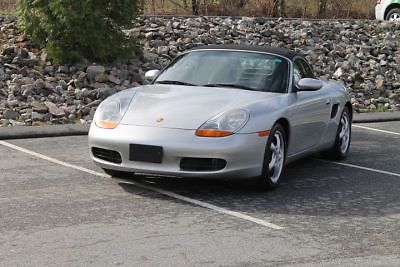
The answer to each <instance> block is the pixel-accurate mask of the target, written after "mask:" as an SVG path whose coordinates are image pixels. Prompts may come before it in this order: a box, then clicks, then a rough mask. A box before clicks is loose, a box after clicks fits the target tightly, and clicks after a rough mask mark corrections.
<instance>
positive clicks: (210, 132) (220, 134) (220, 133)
mask: <svg viewBox="0 0 400 267" xmlns="http://www.w3.org/2000/svg"><path fill="white" fill-rule="evenodd" d="M232 134H233V133H232V132H227V131H220V130H197V131H196V135H197V136H201V137H225V136H230V135H232Z"/></svg>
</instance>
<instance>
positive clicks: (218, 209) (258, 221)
mask: <svg viewBox="0 0 400 267" xmlns="http://www.w3.org/2000/svg"><path fill="white" fill-rule="evenodd" d="M0 145H3V146H5V147H8V148H11V149H15V150H17V151H20V152H23V153H26V154H28V155H31V156H34V157H37V158H40V159H43V160H47V161H49V162H52V163H55V164H58V165H61V166H64V167H68V168H71V169H74V170H78V171H81V172H85V173H89V174H92V175H95V176H99V177H103V178H111V177H110V176H109V175H107V174H105V173H100V172H96V171H93V170H90V169H87V168H84V167H81V166H78V165H74V164H70V163H68V162H64V161H61V160H58V159H55V158H51V157H48V156H46V155H43V154H40V153H37V152H34V151H32V150H28V149H25V148H23V147H20V146H16V145H14V144H11V143H8V142H5V141H0ZM120 181H121V183H125V184H131V185H135V186H137V187H140V188H143V189H146V190H150V191H153V192H157V193H159V194H161V195H165V196H168V197H171V198H175V199H178V200H181V201H183V202H187V203H190V204H193V205H196V206H200V207H203V208H206V209H210V210H213V211H215V212H218V213H221V214H225V215H229V216H233V217H236V218H239V219H242V220H245V221H249V222H253V223H255V224H258V225H261V226H265V227H268V228H271V229H274V230H282V229H284V228H283V227H281V226H278V225H276V224H273V223H270V222H267V221H264V220H261V219H258V218H255V217H252V216H249V215H246V214H244V213H240V212H237V211H231V210H228V209H225V208H221V207H218V206H215V205H212V204H209V203H207V202H203V201H200V200H197V199H193V198H189V197H185V196H182V195H179V194H176V193H173V192H171V191H167V190H163V189H160V188H157V187H153V186H149V185H145V184H142V183H137V182H133V181H127V180H123V179H120Z"/></svg>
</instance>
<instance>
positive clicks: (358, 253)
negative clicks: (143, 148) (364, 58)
mask: <svg viewBox="0 0 400 267" xmlns="http://www.w3.org/2000/svg"><path fill="white" fill-rule="evenodd" d="M399 148H400V122H383V123H364V124H356V125H354V127H353V143H352V147H351V152H350V155H349V157H348V158H347V159H346V160H345V161H342V162H329V161H321V160H320V159H319V158H318V157H317V156H314V157H310V158H307V159H304V160H301V161H298V162H295V163H293V164H291V165H289V166H288V167H287V170H286V178H285V180H284V181H283V183H282V185H281V187H280V188H279V189H277V190H275V191H272V192H264V191H261V190H257V189H256V188H254V186H253V185H251V184H250V183H244V182H239V181H215V180H199V179H173V178H160V177H148V176H137V177H132V178H129V179H115V178H110V177H107V175H104V174H103V172H102V171H101V170H100V169H99V168H98V167H97V166H95V165H94V164H93V163H92V161H91V160H90V158H89V150H88V145H87V137H86V136H67V137H53V138H35V139H19V140H7V141H0V155H1V157H0V214H1V216H0V266H291V265H296V266H320V265H324V266H377V265H379V266H399V265H400V231H399V230H400V156H399V152H400V149H399Z"/></svg>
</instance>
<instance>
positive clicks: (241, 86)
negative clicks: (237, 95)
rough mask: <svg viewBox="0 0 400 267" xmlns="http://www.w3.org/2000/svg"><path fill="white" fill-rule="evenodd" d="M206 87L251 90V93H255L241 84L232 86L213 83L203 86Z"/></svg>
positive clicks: (251, 89)
mask: <svg viewBox="0 0 400 267" xmlns="http://www.w3.org/2000/svg"><path fill="white" fill-rule="evenodd" d="M202 86H204V87H232V88H238V89H244V90H249V91H255V89H253V88H251V87H248V86H245V85H240V84H231V83H212V84H205V85H202Z"/></svg>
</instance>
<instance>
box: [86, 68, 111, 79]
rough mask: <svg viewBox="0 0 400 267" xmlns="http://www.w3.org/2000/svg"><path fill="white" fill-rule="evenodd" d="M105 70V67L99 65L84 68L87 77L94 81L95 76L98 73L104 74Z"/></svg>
mask: <svg viewBox="0 0 400 267" xmlns="http://www.w3.org/2000/svg"><path fill="white" fill-rule="evenodd" d="M105 71H106V69H105V68H104V66H101V65H92V66H89V67H87V69H86V72H87V75H88V78H89V80H90V81H91V82H94V81H95V78H96V76H98V75H100V74H104V73H105Z"/></svg>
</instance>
